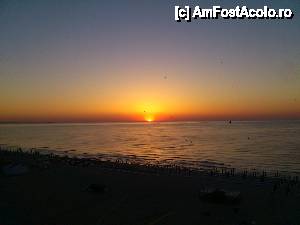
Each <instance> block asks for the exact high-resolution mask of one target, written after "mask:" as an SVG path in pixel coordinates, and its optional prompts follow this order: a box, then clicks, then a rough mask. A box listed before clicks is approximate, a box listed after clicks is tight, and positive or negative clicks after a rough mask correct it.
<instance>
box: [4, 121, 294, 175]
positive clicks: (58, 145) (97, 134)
mask: <svg viewBox="0 0 300 225" xmlns="http://www.w3.org/2000/svg"><path fill="white" fill-rule="evenodd" d="M0 147H1V148H2V149H5V148H7V149H15V148H22V149H23V150H25V151H30V150H34V151H40V152H42V153H54V154H58V155H68V156H70V157H74V156H76V157H82V158H95V159H98V160H110V161H115V160H118V161H120V160H121V161H127V162H129V163H132V162H134V163H141V164H160V165H180V166H185V167H189V168H196V169H213V168H236V169H237V170H240V171H242V170H249V171H250V170H257V171H268V172H270V173H275V172H276V171H279V172H280V173H282V174H287V175H297V176H298V175H300V121H232V123H229V122H228V121H201V122H145V123H141V122H140V123H47V124H1V125H0Z"/></svg>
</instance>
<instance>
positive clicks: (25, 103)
mask: <svg viewBox="0 0 300 225" xmlns="http://www.w3.org/2000/svg"><path fill="white" fill-rule="evenodd" d="M175 5H180V6H185V5H190V6H195V5H199V6H200V7H202V8H205V7H212V6H213V5H220V6H221V7H223V8H229V7H236V6H237V5H240V6H242V5H246V6H248V7H253V8H260V7H263V6H264V5H267V6H269V7H270V8H275V9H278V8H290V9H292V10H293V12H294V14H295V15H294V17H293V19H291V20H288V19H284V20H247V19H245V20H224V19H218V20H195V21H192V22H191V23H186V22H181V23H178V22H176V21H175V20H174V6H175ZM299 40H300V2H299V1H297V0H286V1H281V0H278V1H262V0H251V1H250V0H249V1H204V0H201V1H168V0H165V1H161V0H151V1H150V0H119V1H117V0H110V1H104V0H103V1H100V0H98V1H96V0H86V1H76V0H74V1H71V0H62V1H58V0H51V1H50V0H49V1H47V0H42V1H38V0H35V1H33V0H27V1H22V0H18V1H16V0H1V1H0V122H96V121H99V122H100V121H145V120H155V121H177V120H188V121H194V120H223V119H224V120H227V119H236V120H238V119H239V120H260V119H262V120H265V119H300V63H299V62H300V44H299Z"/></svg>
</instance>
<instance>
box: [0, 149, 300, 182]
mask: <svg viewBox="0 0 300 225" xmlns="http://www.w3.org/2000/svg"><path fill="white" fill-rule="evenodd" d="M1 151H2V152H11V153H16V152H19V153H22V154H25V155H26V154H28V155H38V156H41V157H46V158H49V159H51V158H52V159H55V158H56V159H58V158H59V159H60V160H66V162H67V163H71V164H74V165H76V164H78V165H79V164H91V165H92V164H93V165H98V166H101V165H102V166H104V167H105V166H106V167H112V169H116V168H119V169H124V170H133V171H139V170H141V171H143V172H150V173H162V174H164V173H165V174H173V175H184V176H192V175H198V174H200V175H210V176H226V177H232V176H233V177H234V176H240V177H242V178H244V179H245V178H247V177H253V178H259V179H261V180H265V179H269V178H271V179H274V178H276V179H277V178H278V179H283V180H289V181H294V180H295V181H298V180H300V177H299V176H298V174H296V173H288V172H282V171H278V170H277V171H275V170H269V171H268V170H263V169H256V168H251V169H240V168H235V167H230V166H225V165H224V166H221V165H219V166H216V165H210V166H206V167H204V166H199V167H191V166H183V165H181V164H176V163H175V162H174V163H161V162H159V161H156V162H155V163H151V162H150V161H143V159H138V160H137V159H136V158H133V159H131V158H130V157H126V156H124V157H122V156H120V157H116V156H112V157H110V156H109V155H104V154H103V155H101V156H93V155H89V154H86V153H83V154H76V153H75V154H70V153H73V151H75V150H66V151H61V152H55V151H54V150H51V149H49V148H48V147H41V148H22V147H19V146H8V145H6V144H0V152H1ZM108 158H110V159H108ZM208 163H209V162H208Z"/></svg>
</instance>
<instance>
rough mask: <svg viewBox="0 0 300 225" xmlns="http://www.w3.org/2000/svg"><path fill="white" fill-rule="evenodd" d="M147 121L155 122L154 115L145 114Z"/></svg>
mask: <svg viewBox="0 0 300 225" xmlns="http://www.w3.org/2000/svg"><path fill="white" fill-rule="evenodd" d="M145 121H147V122H149V123H150V122H153V121H154V117H153V116H152V115H148V116H145Z"/></svg>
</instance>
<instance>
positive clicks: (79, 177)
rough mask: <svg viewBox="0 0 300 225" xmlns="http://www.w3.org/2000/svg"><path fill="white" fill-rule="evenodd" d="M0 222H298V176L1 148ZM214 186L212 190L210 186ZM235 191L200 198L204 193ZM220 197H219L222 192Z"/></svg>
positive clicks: (140, 224) (131, 224)
mask: <svg viewBox="0 0 300 225" xmlns="http://www.w3.org/2000/svg"><path fill="white" fill-rule="evenodd" d="M0 166H1V175H0V195H1V203H0V224H4V225H13V224H15V225H17V224H32V225H34V224H49V225H50V224H53V225H54V224H55V225H60V224H61V225H63V224H105V225H117V224H122V225H125V224H128V225H135V224H136V225H143V224H145V225H150V224H165V225H169V224H170V225H176V224H178V225H179V224H212V225H214V224H262V225H266V224H272V225H276V224H278V225H281V224H282V225H284V224H299V223H300V214H299V210H300V207H299V200H300V186H299V182H298V180H295V179H292V178H283V177H277V178H274V177H261V176H260V177H253V176H250V175H249V176H242V175H240V174H235V175H233V174H219V173H216V174H215V173H210V172H207V173H205V172H201V173H200V172H199V173H193V172H192V171H186V170H184V169H182V168H180V169H179V168H176V167H174V168H170V169H169V170H163V169H162V168H155V167H149V166H145V165H130V164H128V165H125V164H122V163H120V162H97V161H94V160H92V159H90V160H89V159H77V158H74V159H72V158H69V157H62V156H54V155H52V154H51V155H41V154H38V153H34V152H32V153H27V152H22V151H14V152H11V151H6V150H1V151H0ZM211 190H214V191H213V192H212V191H211ZM216 190H222V192H221V193H225V194H226V195H227V194H228V195H230V194H232V193H235V195H231V196H237V195H238V201H231V200H232V199H229V198H222V197H224V196H221V199H219V198H218V196H213V198H210V197H209V198H203V193H204V194H205V193H215V192H216ZM219 197H220V196H219Z"/></svg>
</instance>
